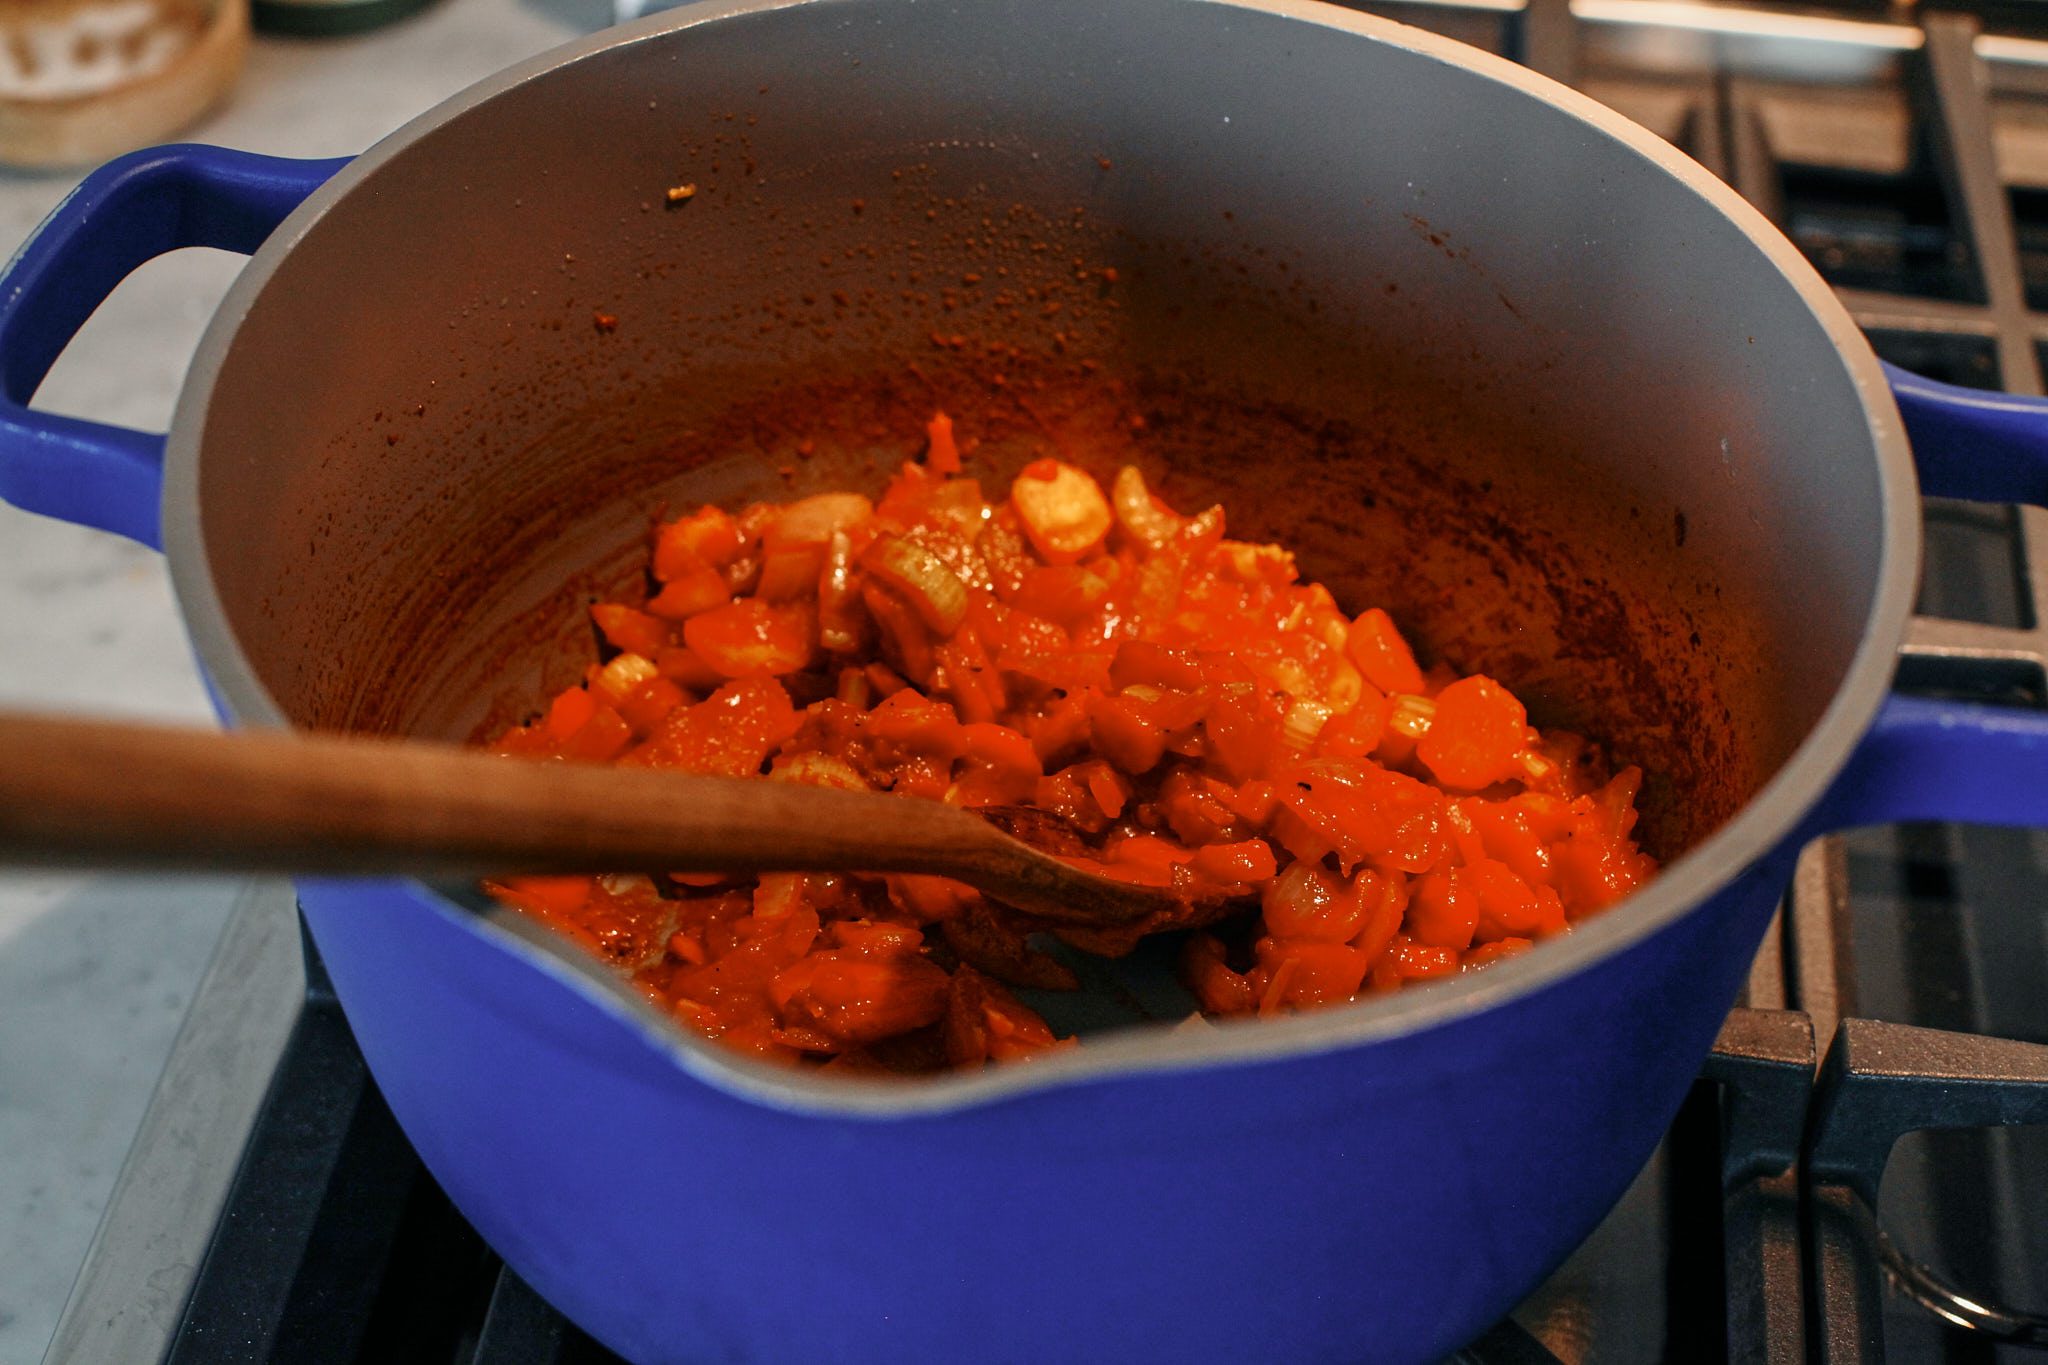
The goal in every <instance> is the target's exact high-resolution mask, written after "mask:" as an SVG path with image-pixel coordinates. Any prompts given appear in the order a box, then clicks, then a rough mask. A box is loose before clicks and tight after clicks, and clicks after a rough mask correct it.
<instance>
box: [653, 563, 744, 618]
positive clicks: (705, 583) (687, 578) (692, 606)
mask: <svg viewBox="0 0 2048 1365" xmlns="http://www.w3.org/2000/svg"><path fill="white" fill-rule="evenodd" d="M731 597H732V588H731V586H730V585H729V584H728V583H727V582H726V580H725V576H724V575H723V574H721V573H719V572H718V571H717V570H716V569H714V568H712V567H711V566H710V565H708V564H706V563H704V562H703V561H702V560H694V561H692V562H690V563H687V564H684V565H682V566H681V571H680V572H679V573H677V574H676V576H675V577H673V578H671V579H669V581H668V583H667V584H666V585H665V586H664V587H663V588H662V590H661V591H660V592H658V593H656V594H655V595H654V596H652V597H650V598H648V599H647V610H648V611H649V612H650V613H651V614H653V615H655V616H659V617H661V618H662V619H663V620H665V621H687V620H689V619H690V618H691V617H693V616H699V615H702V614H703V613H705V612H707V611H710V610H711V609H712V608H714V607H719V606H723V605H724V604H725V603H726V602H727V601H729V600H730V599H731Z"/></svg>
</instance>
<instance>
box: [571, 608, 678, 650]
mask: <svg viewBox="0 0 2048 1365" xmlns="http://www.w3.org/2000/svg"><path fill="white" fill-rule="evenodd" d="M590 618H591V619H592V620H593V621H595V622H597V628H598V629H599V630H601V631H603V632H604V638H605V639H606V640H608V641H609V642H610V643H611V644H612V645H613V646H614V647H615V648H618V649H623V650H625V651H626V652H627V653H629V654H644V655H646V656H647V657H648V658H650V659H651V658H653V657H654V656H655V655H656V654H659V653H660V652H661V651H662V650H664V649H667V648H668V647H669V646H670V645H671V644H673V643H675V640H674V637H673V635H672V634H671V633H670V631H669V628H668V624H667V623H666V622H664V621H658V620H656V619H655V618H654V617H652V616H649V615H648V614H647V613H646V612H644V611H635V610H633V608H631V607H625V606H620V605H619V604H618V603H616V602H599V603H597V604H596V605H595V606H593V607H591V609H590Z"/></svg>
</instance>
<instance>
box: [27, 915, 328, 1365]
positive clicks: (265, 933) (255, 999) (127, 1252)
mask: <svg viewBox="0 0 2048 1365" xmlns="http://www.w3.org/2000/svg"><path fill="white" fill-rule="evenodd" d="M305 1005H306V985H305V971H304V967H303V957H302V952H301V946H300V931H299V914H298V903H297V901H296V899H295V898H294V896H293V894H292V888H291V885H290V883H288V882H284V881H275V880H265V881H257V882H252V883H250V884H249V886H248V888H247V889H246V890H244V891H243V893H242V894H241V896H240V897H239V898H238V899H237V901H236V903H235V906H234V908H233V910H232V911H231V912H230V914H229V917H228V923H227V926H226V928H224V929H223V930H222V932H221V937H220V940H219V943H218V944H217V945H216V947H215V948H214V953H213V958H212V960H211V961H210V962H209V963H208V964H207V968H206V971H205V974H204V975H203V976H202V977H201V978H200V983H199V987H198V989H197V990H196V991H195V992H194V993H193V999H192V1004H191V1007H190V1008H189V1010H188V1011H187V1012H186V1016H185V1022H184V1025H183V1026H182V1027H181V1028H180V1029H179V1031H178V1036H177V1039H176V1040H175V1041H174V1042H173V1043H172V1045H171V1052H170V1056H169V1058H168V1059H167V1060H166V1061H165V1063H164V1069H163V1073H162V1075H161V1077H160V1078H159V1079H158V1081H157V1085H156V1089H155V1091H154V1093H153V1094H152V1095H151V1097H150V1101H149V1107H148V1108H147V1109H146V1110H145V1111H144V1113H143V1118H142V1123H141V1126H140V1128H139V1129H138V1130H137V1132H136V1137H135V1141H134V1143H133V1145H131V1147H130V1148H129V1153H128V1158H127V1160H126V1161H125V1162H124V1163H123V1165H122V1167H121V1174H120V1177H119V1178H118V1179H117V1180H116V1182H115V1184H114V1189H113V1192H112V1194H111V1195H110V1196H109V1197H108V1200H107V1207H106V1211H105V1212H104V1213H103V1214H102V1215H101V1217H100V1224H99V1228H98V1230H97V1231H96V1232H95V1233H94V1234H93V1240H92V1245H91V1247H90V1248H89V1249H88V1251H87V1253H86V1257H85V1262H84V1264H83V1266H82V1267H81V1269H80V1270H79V1273H78V1278H77V1280H76V1281H74V1282H73V1284H72V1288H71V1296H70V1298H69V1299H68V1300H67V1301H66V1302H65V1305H64V1311H63V1313H62V1314H61V1315H60V1316H59V1318H58V1320H57V1330H56V1332H55V1334H54V1335H53V1336H52V1338H51V1341H50V1346H49V1349H48V1350H47V1351H46V1352H45V1354H44V1356H43V1365H107V1362H123V1365H126V1363H127V1362H149V1361H158V1360H161V1359H163V1357H164V1355H165V1353H166V1352H167V1350H168V1349H169V1346H170V1341H171V1337H172V1334H173V1333H175V1332H176V1331H177V1328H178V1325H179V1323H180V1322H181V1321H182V1319H183V1317H184V1313H185V1304H186V1299H187V1297H188V1296H189V1295H190V1293H191V1288H192V1283H193V1280H194V1279H195V1277H196V1275H197V1271H198V1267H199V1265H200V1263H201V1262H202V1260H203V1259H204V1258H205V1256H206V1254H207V1247H208V1244H209V1243H210V1242H211V1241H212V1239H213V1233H214V1228H215V1225H216V1224H217V1223H218V1221H219V1219H220V1215H221V1211H222V1209H223V1208H224V1207H225V1205H226V1202H227V1197H228V1191H229V1188H230V1187H231V1186H232V1184H233V1182H234V1180H235V1177H236V1173H237V1171H238V1170H239V1169H240V1168H241V1165H242V1154H243V1150H244V1148H245V1147H246V1146H247V1145H248V1139H249V1134H250V1132H251V1131H252V1130H253V1129H254V1127H255V1125H256V1119H257V1115H258V1114H259V1112H260V1111H261V1109H262V1107H263V1104H264V1100H265V1098H266V1097H267V1096H268V1094H269V1093H270V1086H271V1078H272V1075H273V1073H274V1072H275V1071H276V1069H277V1064H278V1059H279V1058H280V1057H281V1056H282V1055H283V1053H284V1050H285V1045H286V1042H287V1040H288V1039H289V1038H290V1036H291V1034H292V1031H293V1030H294V1028H296V1027H297V1025H298V1021H299V1017H300V1015H301V1013H302V1012H303V1011H304V1008H305Z"/></svg>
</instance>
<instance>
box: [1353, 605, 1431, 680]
mask: <svg viewBox="0 0 2048 1365" xmlns="http://www.w3.org/2000/svg"><path fill="white" fill-rule="evenodd" d="M1344 652H1345V653H1347V654H1349V655H1350V656H1351V662H1352V663H1354V664H1357V665H1358V671H1359V672H1361V673H1363V674H1364V675H1365V680H1366V681H1367V682H1369V683H1371V684H1372V685H1373V686H1374V687H1377V688H1378V689H1379V690H1380V691H1382V692H1385V693H1388V694H1392V693H1395V692H1420V691H1421V690H1422V670H1421V668H1419V667H1418V666H1417V665H1416V663H1415V651H1413V650H1411V649H1410V648H1408V642H1407V641H1406V640H1404V639H1402V638H1401V632H1400V631H1399V630H1397V629H1396V628H1395V626H1394V619H1393V618H1392V617H1391V616H1388V615H1387V614H1386V613H1385V612H1384V611H1381V610H1380V609H1379V608H1378V607H1373V608H1371V609H1370V610H1368V611H1366V612H1364V613H1362V614H1361V615H1360V616H1359V618H1358V620H1357V621H1355V622H1353V623H1352V626H1351V634H1350V636H1349V637H1348V638H1347V639H1346V640H1345V642H1344Z"/></svg>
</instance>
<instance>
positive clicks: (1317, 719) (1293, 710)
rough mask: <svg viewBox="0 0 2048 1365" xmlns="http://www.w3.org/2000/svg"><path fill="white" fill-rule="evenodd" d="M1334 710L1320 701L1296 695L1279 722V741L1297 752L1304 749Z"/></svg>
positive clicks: (1319, 732)
mask: <svg viewBox="0 0 2048 1365" xmlns="http://www.w3.org/2000/svg"><path fill="white" fill-rule="evenodd" d="M1335 714H1336V712H1335V711H1333V710H1332V709H1331V708H1330V707H1327V706H1325V705H1323V704H1322V703H1321V702H1314V701H1310V700H1309V699H1308V698H1307V697H1298V698H1296V699H1295V701H1294V704H1293V705H1291V706H1289V707H1288V708H1287V716H1286V718H1285V719H1283V720H1282V721H1281V722H1280V742H1281V743H1283V744H1285V745H1286V746H1287V747H1288V748H1290V749H1293V750H1295V751H1297V752H1301V751H1305V750H1306V749H1307V748H1308V746H1309V745H1311V744H1313V743H1315V742H1316V736H1317V735H1320V734H1321V733H1322V732H1323V726H1324V725H1326V724H1328V723H1329V719H1330V717H1331V716H1333V715H1335Z"/></svg>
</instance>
